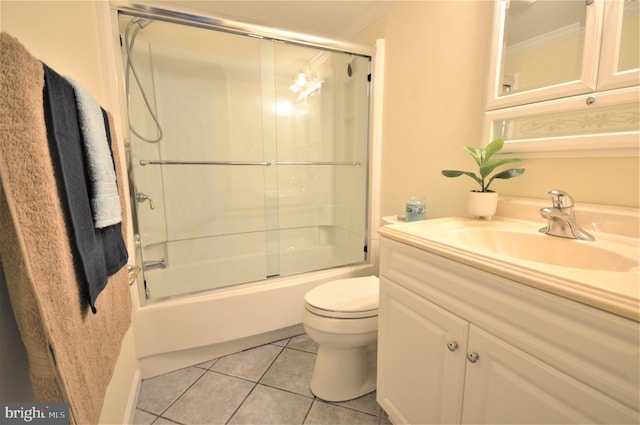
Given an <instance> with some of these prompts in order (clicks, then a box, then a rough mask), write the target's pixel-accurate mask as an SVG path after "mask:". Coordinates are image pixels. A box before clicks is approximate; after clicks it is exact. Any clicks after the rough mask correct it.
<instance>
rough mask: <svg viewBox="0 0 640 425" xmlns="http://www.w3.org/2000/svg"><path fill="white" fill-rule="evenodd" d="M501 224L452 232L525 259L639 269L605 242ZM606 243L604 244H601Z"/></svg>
mask: <svg viewBox="0 0 640 425" xmlns="http://www.w3.org/2000/svg"><path fill="white" fill-rule="evenodd" d="M534 230H535V229H528V232H526V233H525V232H523V231H518V230H515V229H509V228H505V229H501V228H499V227H496V226H493V227H485V228H477V227H468V228H462V229H457V230H453V231H451V232H449V234H448V238H449V239H450V240H451V242H454V243H456V245H460V246H464V247H468V248H472V249H475V250H480V251H486V252H491V253H493V254H496V255H500V256H507V257H514V258H516V259H521V260H525V261H533V262H537V263H544V264H553V265H556V266H562V267H571V268H579V269H588V270H606V271H612V272H628V271H634V270H637V269H638V260H637V257H636V259H634V258H628V257H626V256H624V255H622V254H621V253H619V252H615V251H614V249H615V248H614V247H609V249H607V244H606V241H605V243H602V244H598V241H596V243H594V242H592V241H579V240H574V239H567V238H560V237H556V236H549V235H545V234H542V233H538V232H535V233H532V232H533V231H534ZM601 246H604V247H601Z"/></svg>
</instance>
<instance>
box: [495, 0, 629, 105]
mask: <svg viewBox="0 0 640 425" xmlns="http://www.w3.org/2000/svg"><path fill="white" fill-rule="evenodd" d="M639 3H640V2H639V1H638V0H627V1H623V0H607V1H604V0H554V1H540V0H538V1H536V0H498V1H497V2H496V7H495V13H494V32H493V46H492V57H491V62H490V64H491V65H490V74H489V75H490V80H489V87H488V93H489V96H488V98H487V109H489V110H492V109H497V108H504V107H508V106H514V105H522V104H527V103H531V102H537V101H542V100H549V99H557V98H560V97H566V96H572V95H576V94H582V93H590V92H593V91H598V90H608V89H612V88H620V87H626V86H631V85H637V84H638V78H640V77H639V75H640V74H639V66H640V65H639V63H640V60H639V51H640V47H639V45H638V39H639V32H638V31H639V29H638V18H639V14H638V9H639V6H638V5H639Z"/></svg>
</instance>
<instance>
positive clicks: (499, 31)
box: [486, 0, 604, 110]
mask: <svg viewBox="0 0 640 425" xmlns="http://www.w3.org/2000/svg"><path fill="white" fill-rule="evenodd" d="M507 3H508V0H495V2H494V16H493V31H492V37H491V57H490V60H489V74H488V75H489V78H488V85H487V101H486V108H487V110H493V109H498V108H504V107H509V106H515V105H522V104H527V103H533V102H539V101H543V100H549V99H556V98H560V97H566V96H572V95H577V94H583V93H589V92H591V91H593V90H595V89H596V81H597V77H598V62H599V57H598V56H599V50H600V43H601V34H602V14H603V8H604V7H603V3H604V2H602V1H598V0H596V1H594V2H593V3H592V4H591V5H589V6H585V7H587V13H586V21H585V37H584V43H583V46H582V48H583V55H582V66H581V69H582V72H581V75H580V79H578V80H574V81H567V82H564V83H559V84H554V85H551V86H547V87H541V88H536V89H532V90H526V91H522V92H517V93H513V94H507V95H500V88H501V83H500V81H501V78H500V73H501V64H502V60H501V59H502V55H503V53H504V49H503V45H504V29H505V19H506V16H507Z"/></svg>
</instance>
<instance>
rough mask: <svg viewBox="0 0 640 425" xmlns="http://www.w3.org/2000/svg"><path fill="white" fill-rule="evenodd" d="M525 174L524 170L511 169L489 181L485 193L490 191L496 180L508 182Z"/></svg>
mask: <svg viewBox="0 0 640 425" xmlns="http://www.w3.org/2000/svg"><path fill="white" fill-rule="evenodd" d="M523 174H524V168H509V169H508V170H504V171H501V172H499V173H498V174H496V175H495V176H493V177H491V178H490V179H489V181H488V182H487V185H486V186H485V191H486V190H487V189H489V185H490V184H491V182H492V181H494V180H495V179H502V180H508V179H512V178H514V177H518V176H521V175H523Z"/></svg>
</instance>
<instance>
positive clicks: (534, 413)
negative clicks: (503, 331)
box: [462, 326, 639, 424]
mask: <svg viewBox="0 0 640 425" xmlns="http://www.w3.org/2000/svg"><path fill="white" fill-rule="evenodd" d="M468 349H469V352H471V353H475V354H477V356H478V357H477V360H476V362H475V363H471V362H469V363H468V364H467V368H466V369H467V371H466V383H465V389H464V408H463V417H462V422H463V423H469V424H471V423H473V424H480V423H484V424H489V423H490V424H501V423H510V424H514V423H520V424H524V423H536V424H558V423H616V424H617V423H636V424H637V423H638V419H639V418H638V413H637V412H635V411H633V410H632V409H630V408H628V407H627V406H625V405H623V404H621V403H619V402H617V401H614V400H612V399H610V398H608V397H606V396H605V395H603V394H602V393H600V392H598V391H596V390H594V389H592V388H591V387H588V386H586V385H584V384H583V383H581V382H580V381H577V380H575V379H573V378H571V377H569V376H567V375H565V374H563V373H562V372H560V371H558V370H557V369H554V368H553V367H550V366H549V365H547V364H545V363H542V362H540V361H539V360H537V359H535V358H533V357H531V356H529V355H528V354H526V353H524V352H522V351H520V350H518V349H516V348H514V347H513V346H511V345H509V344H507V343H506V342H504V341H503V340H501V339H499V338H496V337H495V336H493V335H491V334H489V333H487V332H485V331H483V330H482V329H479V328H477V327H475V326H471V328H470V331H469V348H468Z"/></svg>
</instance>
